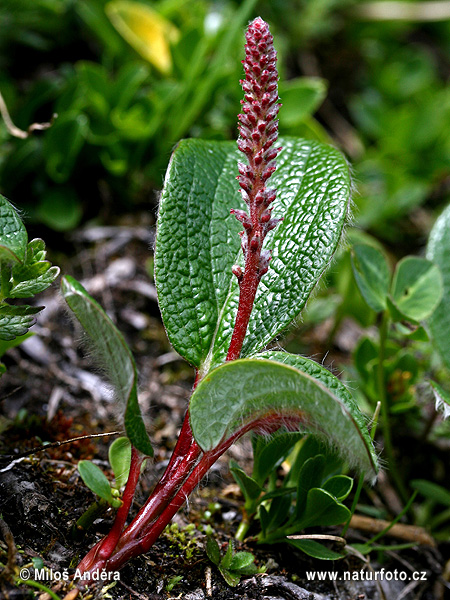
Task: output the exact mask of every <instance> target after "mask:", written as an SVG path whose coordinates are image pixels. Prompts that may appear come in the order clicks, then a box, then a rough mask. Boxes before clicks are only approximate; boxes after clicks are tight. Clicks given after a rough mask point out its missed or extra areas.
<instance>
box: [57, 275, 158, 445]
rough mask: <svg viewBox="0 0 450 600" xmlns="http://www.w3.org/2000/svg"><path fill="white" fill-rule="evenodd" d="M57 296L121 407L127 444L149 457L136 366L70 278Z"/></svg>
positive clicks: (98, 310) (107, 320)
mask: <svg viewBox="0 0 450 600" xmlns="http://www.w3.org/2000/svg"><path fill="white" fill-rule="evenodd" d="M61 292H62V295H63V297H64V300H65V301H66V302H67V304H68V306H69V308H70V309H71V310H72V311H73V313H74V314H75V316H76V318H77V319H78V321H79V322H80V323H81V325H82V327H83V329H84V330H85V332H86V333H87V335H88V337H89V340H90V341H91V343H92V345H93V347H94V349H95V353H96V358H97V359H98V360H99V362H101V364H102V366H103V367H104V368H105V369H106V371H107V373H108V374H109V377H110V379H111V381H112V383H113V385H114V388H115V392H116V395H117V398H118V400H119V401H120V402H121V403H122V404H123V405H124V407H125V415H124V422H125V430H126V433H127V436H128V438H129V439H130V442H131V443H132V444H133V446H134V447H135V448H137V449H138V450H140V452H142V453H143V454H145V455H146V456H153V448H152V447H151V444H150V440H149V438H148V434H147V431H146V429H145V425H144V421H143V420H142V415H141V411H140V408H139V402H138V397H137V371H136V364H135V362H134V358H133V355H132V354H131V351H130V349H129V348H128V345H127V343H126V342H125V340H124V338H123V336H122V334H121V333H120V332H119V330H118V329H117V328H116V326H115V325H114V323H113V322H112V321H111V319H110V318H109V317H108V315H107V314H106V313H105V311H104V310H103V308H102V307H101V306H100V304H98V302H96V301H95V300H94V299H93V298H92V297H91V296H90V295H89V294H88V293H87V292H86V290H85V289H84V287H83V286H82V285H81V284H80V283H78V281H76V280H75V279H74V278H73V277H70V276H65V277H63V279H62V281H61Z"/></svg>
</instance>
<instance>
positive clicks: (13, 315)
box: [0, 303, 44, 341]
mask: <svg viewBox="0 0 450 600" xmlns="http://www.w3.org/2000/svg"><path fill="white" fill-rule="evenodd" d="M43 308H44V307H43V306H12V305H10V304H6V303H5V304H2V305H1V306H0V340H6V341H9V340H13V339H14V338H16V337H17V336H19V335H25V334H26V333H27V331H28V330H29V329H30V327H31V326H32V325H34V323H35V322H36V318H35V316H34V315H35V314H36V313H38V312H39V311H41V310H42V309H43Z"/></svg>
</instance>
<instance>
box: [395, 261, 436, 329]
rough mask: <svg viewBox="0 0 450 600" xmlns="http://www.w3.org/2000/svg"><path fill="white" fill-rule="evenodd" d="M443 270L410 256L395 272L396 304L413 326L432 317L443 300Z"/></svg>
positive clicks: (401, 262)
mask: <svg viewBox="0 0 450 600" xmlns="http://www.w3.org/2000/svg"><path fill="white" fill-rule="evenodd" d="M442 291H443V285H442V276H441V273H440V270H439V267H438V266H436V265H435V264H433V263H432V262H431V261H429V260H427V259H425V258H419V257H417V256H406V257H405V258H403V259H402V260H401V261H400V262H399V263H398V264H397V267H396V269H395V273H394V280H393V282H392V302H393V304H394V306H395V307H396V308H397V309H398V310H399V311H400V313H401V314H402V315H403V316H404V317H405V318H406V319H407V320H411V321H413V322H417V321H422V320H424V319H426V318H427V317H429V316H430V315H431V314H432V313H433V311H434V309H435V308H436V307H437V306H438V304H439V302H440V301H441V298H442Z"/></svg>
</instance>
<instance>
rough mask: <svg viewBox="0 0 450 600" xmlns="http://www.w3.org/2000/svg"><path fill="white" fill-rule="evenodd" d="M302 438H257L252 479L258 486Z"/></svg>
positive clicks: (280, 435) (289, 434)
mask: <svg viewBox="0 0 450 600" xmlns="http://www.w3.org/2000/svg"><path fill="white" fill-rule="evenodd" d="M280 362H281V361H280ZM302 437H303V435H302V434H301V433H299V432H295V431H283V432H280V433H278V432H277V433H275V434H274V435H273V436H272V437H270V438H269V439H266V438H264V437H263V436H257V441H256V443H255V444H254V449H253V472H252V477H253V479H254V480H255V481H257V482H258V484H259V485H260V486H261V485H263V484H264V482H265V480H266V479H267V478H268V477H269V475H271V473H272V472H273V471H274V470H275V469H276V468H277V467H278V466H279V465H280V464H281V463H282V462H283V460H285V458H286V457H287V455H288V454H289V452H290V451H291V450H292V447H293V446H294V444H296V443H297V442H298V441H299V440H301V439H302Z"/></svg>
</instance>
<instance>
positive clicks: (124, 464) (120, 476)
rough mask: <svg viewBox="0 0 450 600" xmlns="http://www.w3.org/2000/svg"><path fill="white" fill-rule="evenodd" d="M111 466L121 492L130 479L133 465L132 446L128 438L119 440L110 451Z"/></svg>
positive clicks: (112, 445) (111, 446) (115, 441)
mask: <svg viewBox="0 0 450 600" xmlns="http://www.w3.org/2000/svg"><path fill="white" fill-rule="evenodd" d="M108 458H109V464H110V465H111V467H112V470H113V473H114V478H115V480H116V486H117V488H118V489H119V490H120V488H122V487H123V486H124V485H125V484H126V482H127V479H128V473H129V472H130V465H131V444H130V440H129V439H128V438H126V437H120V438H117V440H114V442H113V443H112V444H111V445H110V447H109V450H108Z"/></svg>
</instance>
